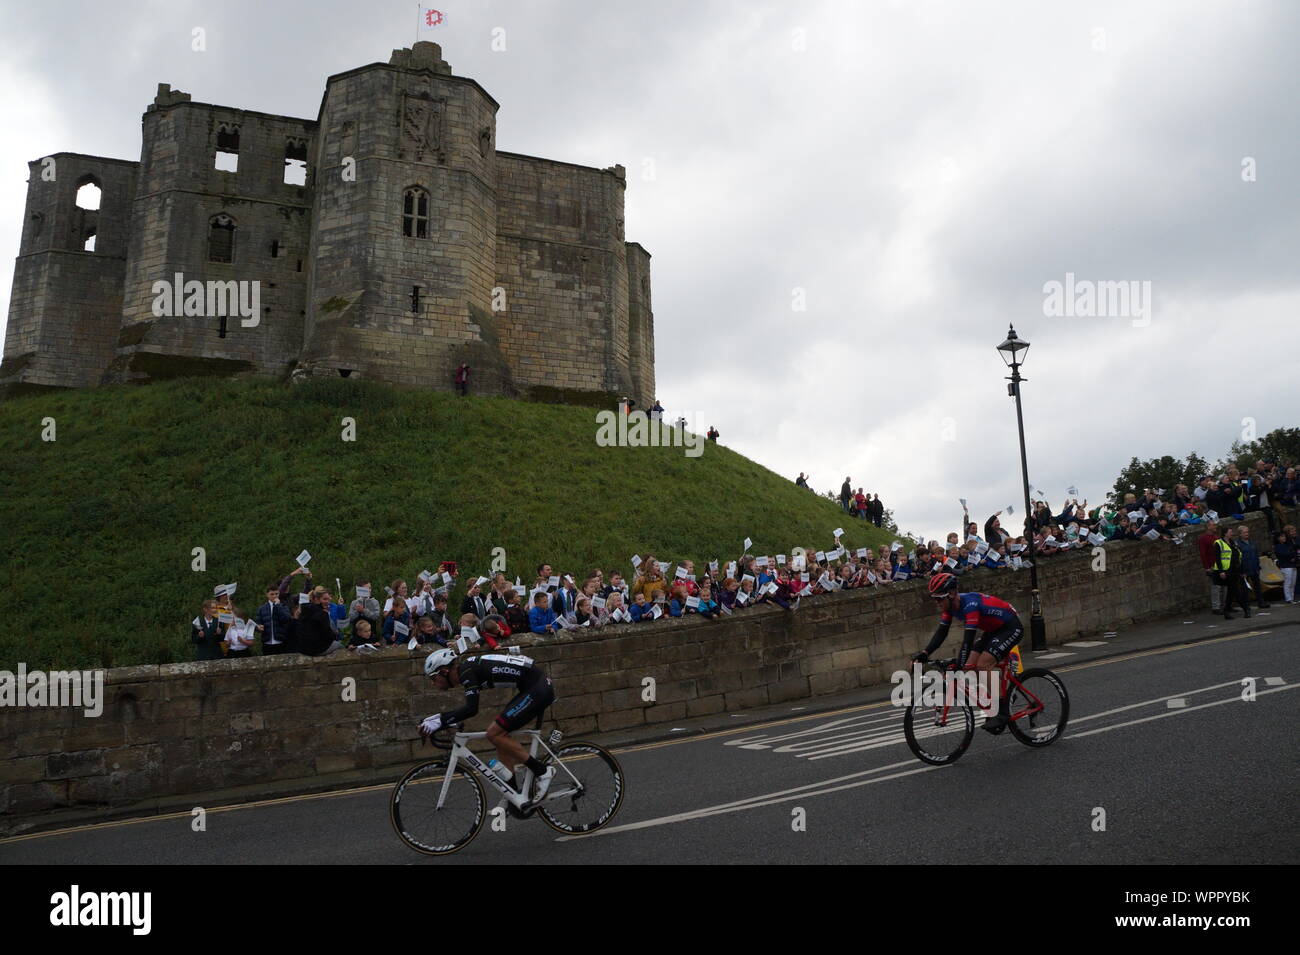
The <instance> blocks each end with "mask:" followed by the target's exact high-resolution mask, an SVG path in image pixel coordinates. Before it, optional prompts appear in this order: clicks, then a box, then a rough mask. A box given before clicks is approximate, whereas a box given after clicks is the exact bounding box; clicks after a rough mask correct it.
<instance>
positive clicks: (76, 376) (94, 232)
mask: <svg viewBox="0 0 1300 955" xmlns="http://www.w3.org/2000/svg"><path fill="white" fill-rule="evenodd" d="M137 165H138V164H137V163H133V162H126V161H124V160H121V159H105V158H103V157H100V156H82V155H79V154H77V153H55V154H54V155H51V156H46V157H45V158H43V159H39V160H36V161H34V162H31V163H29V164H28V180H27V207H26V217H25V218H24V220H23V231H22V239H21V242H20V243H19V248H18V258H17V261H16V262H15V263H14V284H13V292H12V295H11V297H10V300H9V325H8V330H7V332H6V336H5V347H4V361H3V363H0V386H3V387H4V389H5V390H6V391H8V392H21V391H24V390H30V389H32V388H41V387H58V388H77V387H85V386H89V385H95V384H98V383H99V377H100V375H101V374H102V373H103V370H104V368H105V367H106V366H107V365H108V363H109V361H110V360H111V359H112V357H113V349H114V347H115V345H116V344H117V331H118V323H119V320H120V318H121V313H122V278H123V274H124V272H125V269H126V256H127V240H128V236H129V233H130V221H131V205H132V199H133V198H134V194H135V179H136V168H137ZM90 207H93V208H90Z"/></svg>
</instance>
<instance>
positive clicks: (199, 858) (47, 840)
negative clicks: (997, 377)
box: [0, 608, 1300, 866]
mask: <svg viewBox="0 0 1300 955" xmlns="http://www.w3.org/2000/svg"><path fill="white" fill-rule="evenodd" d="M1289 609H1290V608H1288V610H1289ZM1289 616H1290V614H1289V613H1288V617H1289ZM1250 623H1252V624H1255V626H1256V629H1254V630H1251V631H1247V632H1245V633H1242V634H1237V635H1232V636H1224V637H1212V639H1210V640H1206V641H1204V642H1199V643H1193V644H1190V645H1182V646H1169V647H1164V648H1160V649H1149V650H1137V651H1135V652H1134V653H1132V654H1131V655H1121V656H1113V655H1112V656H1100V655H1096V656H1093V654H1094V653H1096V654H1100V652H1101V651H1102V650H1106V649H1109V650H1110V651H1111V652H1113V650H1114V648H1113V647H1110V648H1105V647H1100V646H1099V645H1096V644H1094V645H1093V646H1097V647H1098V649H1097V650H1094V649H1093V647H1092V646H1087V645H1085V646H1076V649H1074V650H1073V651H1068V652H1067V655H1066V656H1059V655H1058V656H1055V657H1053V658H1051V659H1045V660H1044V661H1043V664H1042V665H1045V666H1050V667H1052V668H1053V669H1055V670H1056V671H1057V672H1058V673H1059V674H1060V675H1061V676H1062V678H1063V679H1064V681H1065V683H1066V684H1067V686H1068V688H1069V692H1070V696H1071V720H1070V724H1069V726H1068V727H1067V730H1066V733H1065V735H1064V737H1063V738H1061V739H1060V740H1058V741H1057V742H1056V743H1055V744H1053V745H1052V746H1050V747H1048V748H1046V749H1042V750H1031V749H1029V748H1027V747H1025V746H1023V745H1021V744H1020V743H1017V742H1016V741H1015V740H1014V739H1013V738H1011V736H1010V735H1009V734H1003V735H1001V736H998V737H993V736H990V735H988V734H986V733H983V732H980V731H976V738H975V741H974V742H973V743H972V744H971V748H970V750H969V751H968V752H967V753H966V754H965V755H964V756H963V757H962V758H961V760H960V761H959V762H957V763H956V764H955V765H953V766H949V767H943V768H935V767H928V766H926V765H925V764H923V763H920V762H918V761H917V760H916V759H915V758H914V757H913V756H912V754H911V752H910V751H909V750H908V749H907V747H906V745H905V743H904V742H903V738H902V732H901V714H900V713H899V712H898V711H897V710H896V709H894V708H892V707H891V706H890V705H889V704H888V702H871V703H860V704H858V705H852V706H845V707H842V708H840V709H837V710H834V711H831V712H824V713H817V714H807V713H800V712H797V711H796V710H795V708H794V707H786V708H785V709H786V710H787V711H789V712H788V713H787V715H785V716H782V717H779V718H775V719H770V720H768V721H766V722H763V723H761V724H758V725H749V726H744V727H725V728H723V729H721V730H719V731H717V732H713V733H705V734H701V735H695V736H689V737H678V738H672V739H667V740H662V741H659V742H652V743H646V744H640V745H630V746H626V747H619V748H617V750H616V752H617V755H618V758H619V760H620V762H621V763H622V765H623V770H624V773H625V776H626V779H627V796H626V799H625V800H624V803H623V807H622V810H621V812H620V813H619V815H618V816H617V818H616V819H615V820H614V821H613V823H611V825H610V826H609V827H607V828H606V829H605V830H603V831H601V832H600V833H597V834H595V835H591V836H584V837H570V838H563V837H560V836H559V835H558V834H557V833H556V832H554V831H552V830H551V829H549V828H548V827H546V826H545V825H544V824H542V823H541V822H540V821H539V820H535V819H534V820H525V821H515V820H511V821H509V822H508V825H507V828H506V831H504V832H496V831H493V830H492V829H491V828H490V827H488V826H485V827H484V828H483V830H482V832H481V833H480V835H479V837H478V838H477V839H476V840H475V841H474V842H473V843H471V844H470V845H469V846H468V847H467V848H465V849H464V850H463V851H461V852H460V853H458V854H457V855H454V856H450V857H443V858H429V857H425V856H422V855H420V854H418V853H415V852H413V851H411V850H409V849H407V848H406V847H405V846H404V845H403V844H402V843H401V842H399V841H398V839H397V837H396V836H395V835H394V833H393V831H392V829H391V826H390V824H389V821H388V805H387V803H388V795H389V792H388V787H370V788H367V789H362V790H351V791H346V792H342V793H330V794H324V795H315V796H303V797H296V798H292V799H285V800H276V801H272V802H268V803H262V804H254V805H244V806H236V807H231V808H228V809H214V810H211V811H209V813H208V816H207V828H206V831H203V832H194V831H192V829H191V820H190V817H189V815H188V814H185V815H176V816H170V817H154V818H149V819H145V820H132V821H125V822H111V823H104V824H99V825H93V826H87V827H82V828H79V829H73V830H65V831H60V832H51V833H39V834H34V835H28V836H22V837H18V838H16V839H11V840H7V841H4V842H0V863H4V864H22V863H42V864H77V865H86V864H96V863H132V864H151V863H168V864H196V863H197V864H214V863H216V864H223V863H224V864H235V863H243V864H248V863H290V864H339V863H346V864H358V863H372V864H398V863H412V864H417V865H439V866H446V865H466V864H477V863H487V864H508V865H516V866H517V865H521V864H523V865H527V864H532V863H576V864H587V865H591V864H602V863H603V864H656V863H755V862H766V863H972V862H985V863H987V862H994V863H1008V862H1012V863H1120V864H1134V863H1182V864H1192V863H1295V862H1297V861H1300V835H1298V833H1297V828H1296V826H1295V819H1294V810H1295V807H1296V805H1298V804H1300V798H1297V797H1300V783H1298V782H1297V765H1298V761H1297V755H1300V743H1298V736H1297V733H1296V727H1297V725H1300V719H1298V718H1297V717H1298V716H1300V694H1298V693H1296V692H1294V691H1295V690H1297V689H1300V654H1297V653H1296V643H1297V641H1300V627H1296V626H1294V625H1291V626H1287V625H1283V624H1282V621H1281V620H1278V619H1276V618H1274V620H1273V622H1272V623H1270V622H1268V618H1263V619H1258V620H1252V621H1250ZM1053 652H1054V653H1056V654H1060V653H1061V652H1062V651H1061V649H1059V648H1053ZM1043 656H1044V657H1046V656H1047V654H1044V655H1043ZM1026 662H1027V665H1030V666H1032V665H1034V663H1035V661H1034V658H1033V656H1032V655H1029V657H1028V659H1027V661H1026ZM1246 677H1253V678H1255V680H1256V693H1257V697H1256V699H1255V700H1254V701H1251V702H1247V701H1243V700H1242V698H1241V697H1242V680H1243V679H1244V678H1246ZM879 695H880V693H879V692H877V693H876V694H875V696H876V697H877V698H878V697H879ZM863 698H864V699H866V698H867V694H865V693H864V694H863ZM396 775H397V774H396V773H395V774H394V776H395V777H396ZM1098 809H1100V810H1104V812H1105V830H1104V831H1097V830H1096V829H1095V828H1094V820H1095V819H1097V817H1098V814H1097V810H1098ZM796 815H802V816H803V819H804V828H803V830H802V831H797V830H796V828H795V826H794V821H795V817H796Z"/></svg>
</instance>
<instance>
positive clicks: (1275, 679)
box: [1264, 676, 1286, 686]
mask: <svg viewBox="0 0 1300 955" xmlns="http://www.w3.org/2000/svg"><path fill="white" fill-rule="evenodd" d="M1264 682H1265V683H1267V684H1268V685H1269V686H1281V685H1282V684H1284V683H1285V682H1286V680H1284V679H1282V678H1281V677H1280V676H1266V677H1264Z"/></svg>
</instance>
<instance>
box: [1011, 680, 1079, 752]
mask: <svg viewBox="0 0 1300 955" xmlns="http://www.w3.org/2000/svg"><path fill="white" fill-rule="evenodd" d="M1016 681H1017V683H1016V684H1013V685H1012V687H1011V693H1010V696H1009V698H1008V700H1007V703H1008V707H1009V708H1008V710H1007V712H1008V713H1010V715H1011V722H1010V723H1008V724H1007V726H1008V727H1009V728H1010V730H1011V735H1012V736H1014V737H1015V738H1016V739H1018V740H1020V742H1022V743H1024V744H1025V745H1026V746H1050V745H1051V744H1052V743H1053V742H1054V741H1055V740H1056V739H1057V737H1059V736H1060V735H1061V733H1062V732H1063V731H1064V730H1065V724H1066V721H1067V720H1069V718H1070V697H1069V694H1067V693H1066V692H1065V684H1064V683H1062V682H1061V678H1060V677H1058V676H1057V675H1056V674H1055V673H1053V672H1052V671H1051V670H1047V669H1044V668H1043V667H1035V668H1033V669H1031V670H1026V671H1025V672H1024V673H1021V674H1020V675H1019V676H1017V677H1016Z"/></svg>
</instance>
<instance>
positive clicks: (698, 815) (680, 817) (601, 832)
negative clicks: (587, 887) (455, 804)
mask: <svg viewBox="0 0 1300 955" xmlns="http://www.w3.org/2000/svg"><path fill="white" fill-rule="evenodd" d="M894 765H896V766H916V760H914V759H909V760H906V761H905V762H903V763H895V764H894ZM880 768H881V769H888V768H890V767H888V766H882V767H880ZM942 768H943V767H941V766H916V768H915V769H910V770H907V771H906V772H902V773H891V774H890V775H888V776H877V777H876V778H875V779H859V780H858V781H856V782H851V783H845V784H844V785H842V786H832V787H831V788H830V789H818V790H816V791H814V792H802V793H796V794H794V795H793V796H787V795H785V794H784V793H772V794H771V795H769V796H756V797H754V798H755V800H759V801H750V802H746V803H743V804H740V805H735V804H730V805H726V806H709V807H707V808H705V809H696V810H693V811H691V812H679V813H677V814H676V815H674V816H660V817H659V818H658V819H647V820H645V821H644V822H630V823H628V824H627V825H625V826H611V827H609V828H607V829H598V830H596V831H595V832H591V833H587V834H585V835H577V836H560V837H558V838H557V839H556V840H555V841H556V842H569V841H570V840H573V839H594V838H596V837H597V836H607V835H613V834H614V833H616V832H631V831H632V830H634V829H650V828H652V827H654V826H667V825H671V824H672V823H675V822H687V821H689V820H691V819H704V818H706V817H708V816H721V815H724V814H726V813H730V812H740V811H741V810H744V809H761V808H762V807H763V806H774V805H776V804H777V803H781V802H791V801H792V800H795V799H806V798H808V797H809V796H825V795H828V794H830V793H837V792H840V791H841V790H844V789H856V788H857V787H859V786H871V785H873V784H875V783H883V782H887V781H888V780H891V779H902V778H903V777H904V776H915V775H917V774H918V773H929V772H933V771H934V770H936V769H942ZM840 778H841V779H849V778H851V777H849V776H841V777H840ZM827 782H837V780H833V779H830V780H827ZM787 791H788V790H787Z"/></svg>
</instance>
